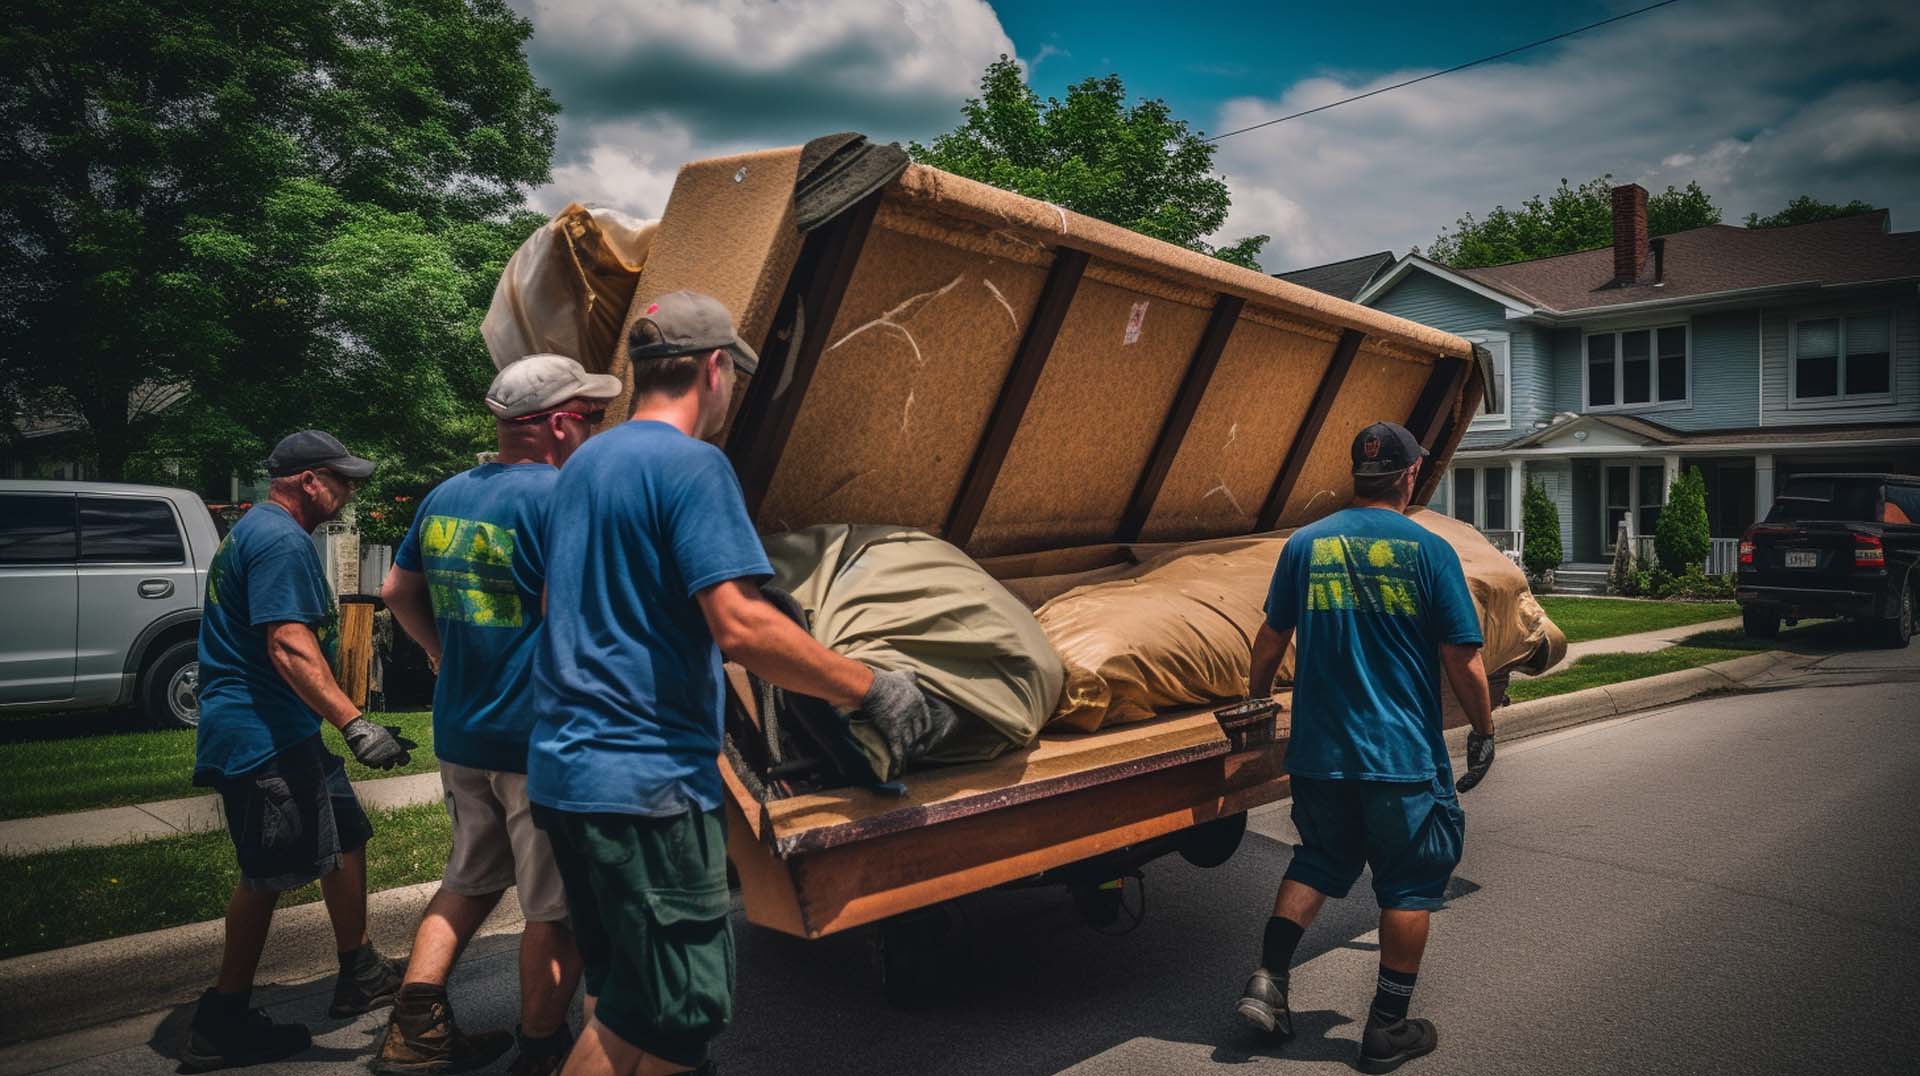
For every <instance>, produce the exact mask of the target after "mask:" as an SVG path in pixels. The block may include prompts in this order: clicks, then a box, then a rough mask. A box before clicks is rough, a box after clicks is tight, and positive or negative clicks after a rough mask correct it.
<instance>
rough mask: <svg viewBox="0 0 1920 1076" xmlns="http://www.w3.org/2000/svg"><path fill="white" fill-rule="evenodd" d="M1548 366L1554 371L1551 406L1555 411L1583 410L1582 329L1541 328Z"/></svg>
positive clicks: (1574, 412) (1575, 412)
mask: <svg viewBox="0 0 1920 1076" xmlns="http://www.w3.org/2000/svg"><path fill="white" fill-rule="evenodd" d="M1540 335H1541V336H1543V337H1545V342H1546V345H1547V346H1546V356H1547V365H1548V367H1550V368H1551V369H1552V371H1553V375H1552V381H1553V396H1552V401H1553V403H1552V407H1553V412H1554V414H1563V413H1567V412H1571V413H1573V414H1579V413H1580V377H1581V372H1580V356H1581V348H1582V347H1584V346H1585V345H1584V344H1583V343H1582V342H1581V341H1582V335H1581V332H1580V330H1579V329H1542V330H1541V331H1540Z"/></svg>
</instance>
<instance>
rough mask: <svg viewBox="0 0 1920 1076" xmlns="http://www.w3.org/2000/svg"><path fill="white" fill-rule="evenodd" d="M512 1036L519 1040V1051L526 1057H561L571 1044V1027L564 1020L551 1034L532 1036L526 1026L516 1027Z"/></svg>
mask: <svg viewBox="0 0 1920 1076" xmlns="http://www.w3.org/2000/svg"><path fill="white" fill-rule="evenodd" d="M514 1037H515V1038H517V1039H519V1040H520V1052H521V1053H522V1054H525V1055H526V1056H528V1057H563V1056H565V1055H566V1052H567V1050H568V1049H569V1048H570V1047H572V1046H573V1029H572V1028H571V1027H568V1026H567V1025H566V1024H565V1023H564V1022H563V1023H561V1025H560V1030H558V1031H555V1032H554V1033H553V1034H551V1035H545V1036H542V1037H540V1038H534V1037H532V1036H530V1035H528V1034H527V1030H526V1028H516V1029H515V1030H514Z"/></svg>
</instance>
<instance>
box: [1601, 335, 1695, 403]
mask: <svg viewBox="0 0 1920 1076" xmlns="http://www.w3.org/2000/svg"><path fill="white" fill-rule="evenodd" d="M1690 380H1691V379H1690V378H1689V377H1688V371H1687V327H1686V326H1685V325H1668V326H1665V327H1662V328H1657V329H1627V330H1624V331H1621V332H1614V333H1594V334H1592V335H1590V336H1588V337H1587V382H1586V386H1587V409H1588V410H1594V409H1597V408H1606V407H1649V406H1654V405H1673V406H1684V405H1685V404H1686V402H1687V399H1688V383H1689V381H1690Z"/></svg>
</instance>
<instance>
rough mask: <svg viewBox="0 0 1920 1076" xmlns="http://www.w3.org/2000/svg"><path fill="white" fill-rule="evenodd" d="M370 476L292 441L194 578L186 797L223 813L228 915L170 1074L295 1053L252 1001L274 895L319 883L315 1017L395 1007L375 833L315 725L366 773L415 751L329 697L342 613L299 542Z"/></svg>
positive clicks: (307, 440)
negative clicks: (195, 795) (325, 953)
mask: <svg viewBox="0 0 1920 1076" xmlns="http://www.w3.org/2000/svg"><path fill="white" fill-rule="evenodd" d="M372 473H373V462H372V461H371V460H365V459H361V458H360V457H358V456H355V455H354V454H352V453H351V452H348V451H347V448H346V446H345V445H342V444H341V443H340V441H339V439H338V438H336V437H334V436H333V435H332V434H328V433H322V432H321V431H319V430H302V431H301V432H299V433H296V434H291V435H289V436H288V437H286V438H285V439H284V440H282V441H281V442H280V443H279V444H278V445H275V446H274V449H273V454H272V455H271V456H269V457H267V474H268V475H269V476H270V477H271V478H272V480H273V482H272V489H271V492H270V494H269V496H268V499H267V500H265V501H263V502H261V503H260V504H258V505H256V506H254V508H253V509H252V510H251V511H249V512H248V513H247V514H246V515H244V516H242V517H241V518H240V521H239V522H238V523H236V524H234V526H233V530H232V531H230V532H228V534H227V538H226V540H225V541H224V542H222V543H221V544H220V549H219V550H218V552H216V553H215V554H214V557H213V563H212V564H211V565H210V566H209V567H208V569H207V593H206V605H205V611H204V613H203V614H202V616H201V619H200V724H199V727H198V728H197V729H196V730H195V742H194V774H193V779H194V783H195V784H199V785H211V786H212V787H213V788H214V789H216V790H217V791H218V792H219V794H220V798H221V801H222V806H223V808H224V814H225V815H226V820H227V833H228V835H229V836H230V837H232V839H233V844H234V852H235V858H236V859H237V860H238V861H239V865H240V884H239V885H238V886H236V887H235V888H234V891H233V898H232V900H231V901H230V902H229V903H228V904H227V918H226V943H225V950H224V953H223V956H222V959H221V963H220V975H219V978H218V980H217V981H216V983H215V985H214V987H213V989H211V990H208V991H207V992H206V993H205V994H203V995H201V997H200V1004H199V1005H198V1007H196V1009H195V1010H194V1015H193V1021H192V1023H191V1024H190V1025H189V1027H188V1029H187V1034H186V1041H185V1043H184V1044H183V1045H182V1049H181V1071H183V1072H206V1071H209V1070H212V1069H217V1068H228V1067H232V1066H235V1065H252V1064H260V1063H262V1062H267V1061H276V1060H279V1059H281V1058H284V1057H289V1056H291V1055H293V1054H296V1053H299V1052H300V1051H302V1050H304V1049H306V1048H307V1046H308V1045H309V1043H310V1042H311V1039H310V1037H309V1035H308V1032H307V1029H306V1028H305V1027H304V1026H302V1025H300V1024H277V1023H274V1022H273V1021H272V1020H270V1019H268V1017H267V1016H266V1014H265V1013H264V1012H262V1011H261V1010H258V1009H254V1008H253V1007H252V1006H251V1004H250V1002H249V997H250V994H251V992H252V989H253V973H254V968H255V967H256V965H258V963H259V961H260V952H261V949H262V947H263V946H264V945H265V944H266V940H267V927H268V924H269V923H270V922H271V921H272V918H273V909H274V906H275V905H276V904H278V903H279V900H280V894H281V893H284V892H286V891H287V890H290V889H298V888H300V887H302V886H304V885H306V884H308V883H309V882H314V881H318V882H319V883H320V891H321V894H322V895H323V896H324V897H325V898H326V904H327V914H328V916H329V917H330V918H331V919H332V920H333V929H334V940H335V942H336V944H337V946H338V949H339V954H340V975H339V978H337V979H336V980H335V981H334V987H333V1000H332V1003H331V1005H330V1006H329V1008H328V1011H329V1012H330V1013H331V1014H332V1015H333V1016H335V1017H346V1016H352V1015H356V1014H359V1013H364V1012H368V1011H371V1010H373V1009H378V1008H381V1007H384V1006H387V1005H391V1004H393V999H394V995H395V993H396V992H397V991H398V990H399V989H400V971H401V968H400V966H399V965H398V964H396V963H395V962H394V961H392V960H390V959H388V958H387V957H385V956H382V955H381V954H380V952H379V951H378V950H377V949H375V948H374V947H373V943H372V942H371V941H370V940H369V939H368V936H367V888H366V886H367V863H366V845H367V840H368V838H370V837H371V836H372V835H373V826H372V824H371V823H370V822H369V821H368V820H367V814H366V812H365V811H364V810H362V809H361V807H360V802H359V800H358V799H356V798H355V796H354V793H353V786H352V785H351V784H349V783H348V781H347V774H346V768H345V764H344V763H343V762H342V761H341V760H340V757H339V756H337V755H335V754H334V753H333V752H332V751H330V750H328V749H327V747H326V744H325V742H324V741H323V739H322V733H321V730H322V729H323V728H325V727H326V726H328V725H331V726H333V727H334V728H335V729H337V730H339V734H340V738H341V740H342V741H344V742H345V744H346V746H347V749H348V750H350V751H352V752H353V756H354V758H356V759H357V760H359V761H360V762H361V763H362V764H363V765H366V766H370V767H373V768H374V769H382V770H385V769H392V768H394V767H396V766H403V765H406V763H407V762H408V761H409V756H408V754H407V750H408V748H411V747H413V746H414V744H413V743H412V742H410V741H408V740H406V739H404V738H402V737H400V736H398V735H397V732H398V730H397V729H392V728H388V727H385V726H381V725H376V724H374V723H373V722H371V721H368V720H367V719H366V717H365V716H364V715H363V714H361V712H360V708H359V707H357V706H355V705H354V704H353V701H352V700H351V699H349V698H347V696H346V693H345V692H343V691H341V690H340V687H339V685H338V684H336V683H335V682H334V678H333V670H332V667H331V658H332V656H333V651H334V649H335V648H336V647H337V646H338V641H339V632H338V629H337V625H338V622H339V613H338V609H337V607H336V606H335V605H334V599H333V593H332V591H331V590H330V588H329V587H328V585H327V579H326V576H325V574H324V573H323V572H322V571H321V569H320V558H319V556H318V554H316V552H315V551H314V546H313V539H312V537H311V535H312V533H313V530H314V528H316V527H318V526H319V525H320V524H322V523H325V522H327V521H328V520H331V519H334V518H335V517H337V516H338V515H339V514H340V512H341V510H342V509H344V508H345V507H346V506H347V505H348V504H349V503H350V502H351V501H352V500H353V495H354V490H355V488H356V487H357V486H358V485H359V483H360V481H361V480H362V479H365V478H366V477H367V476H369V475H371V474H372Z"/></svg>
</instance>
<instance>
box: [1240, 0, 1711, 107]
mask: <svg viewBox="0 0 1920 1076" xmlns="http://www.w3.org/2000/svg"><path fill="white" fill-rule="evenodd" d="M1679 2H1680V0H1660V2H1659V3H1657V4H1648V5H1647V6H1646V7H1643V8H1635V9H1634V10H1632V11H1628V12H1624V13H1622V14H1619V15H1615V16H1613V17H1612V18H1610V19H1601V20H1600V21H1599V22H1590V23H1588V24H1587V25H1585V26H1582V27H1580V28H1578V29H1575V30H1568V31H1566V32H1565V33H1559V34H1555V35H1553V36H1552V37H1543V38H1541V39H1540V40H1538V41H1530V42H1528V43H1526V44H1524V45H1516V46H1514V47H1513V48H1510V49H1508V50H1507V51H1505V52H1496V53H1494V54H1493V55H1491V56H1482V57H1480V58H1479V59H1478V60H1469V61H1468V62H1466V63H1463V64H1460V65H1458V66H1456V67H1449V68H1447V69H1446V70H1445V71H1435V72H1433V73H1432V74H1429V75H1421V76H1420V77H1419V78H1410V79H1408V80H1406V81H1405V82H1396V83H1394V84H1393V85H1391V86H1382V87H1380V88H1379V89H1377V90H1368V91H1367V92H1366V93H1360V94H1355V95H1353V96H1352V97H1347V98H1343V99H1341V100H1338V101H1334V102H1331V103H1329V104H1324V105H1320V106H1318V107H1316V108H1309V109H1307V110H1305V111H1303V112H1295V113H1294V114H1293V115H1291V116H1281V117H1280V118H1279V119H1272V120H1266V121H1264V122H1261V123H1256V124H1254V125H1253V126H1251V127H1242V128H1240V129H1239V130H1237V131H1228V132H1227V133H1226V134H1223V135H1214V136H1213V137H1212V138H1208V139H1205V141H1207V142H1218V141H1220V140H1221V139H1223V138H1232V137H1233V136H1234V135H1240V134H1246V133H1247V132H1248V131H1257V130H1259V129H1260V128H1262V127H1271V126H1273V125H1274V124H1276V123H1285V122H1287V121H1288V120H1297V119H1299V118H1300V117H1302V116H1311V115H1313V114H1314V113H1315V112H1325V111H1326V110H1327V109H1330V108H1339V107H1340V106H1341V105H1349V104H1352V103H1353V102H1355V101H1364V100H1366V99H1367V98H1369V97H1377V96H1379V95H1380V94H1383V93H1386V92H1387V91H1388V90H1398V89H1402V88H1404V87H1407V86H1411V85H1413V84H1414V83H1416V82H1425V81H1427V80H1428V79H1430V78H1439V77H1440V76H1441V75H1451V74H1453V73H1454V72H1456V71H1465V70H1466V69H1467V68H1469V67H1478V66H1480V65H1481V64H1484V63H1492V62H1493V61H1495V60H1501V59H1505V58H1506V57H1508V56H1512V55H1513V54H1514V53H1516V52H1525V51H1527V50H1528V49H1537V48H1539V47H1540V46H1542V45H1550V44H1552V43H1553V42H1555V41H1559V40H1562V39H1563V38H1569V37H1572V36H1573V35H1575V34H1584V33H1586V32H1587V31H1588V30H1597V29H1599V28H1600V27H1602V26H1606V25H1608V24H1610V23H1616V22H1619V21H1620V20H1622V19H1631V18H1633V17H1634V16H1635V15H1645V14H1646V13H1647V12H1649V11H1653V10H1655V9H1656V8H1663V7H1666V6H1667V5H1669V4H1677V3H1679Z"/></svg>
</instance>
